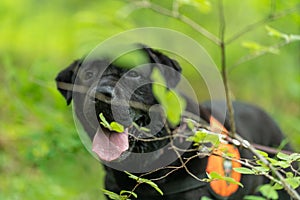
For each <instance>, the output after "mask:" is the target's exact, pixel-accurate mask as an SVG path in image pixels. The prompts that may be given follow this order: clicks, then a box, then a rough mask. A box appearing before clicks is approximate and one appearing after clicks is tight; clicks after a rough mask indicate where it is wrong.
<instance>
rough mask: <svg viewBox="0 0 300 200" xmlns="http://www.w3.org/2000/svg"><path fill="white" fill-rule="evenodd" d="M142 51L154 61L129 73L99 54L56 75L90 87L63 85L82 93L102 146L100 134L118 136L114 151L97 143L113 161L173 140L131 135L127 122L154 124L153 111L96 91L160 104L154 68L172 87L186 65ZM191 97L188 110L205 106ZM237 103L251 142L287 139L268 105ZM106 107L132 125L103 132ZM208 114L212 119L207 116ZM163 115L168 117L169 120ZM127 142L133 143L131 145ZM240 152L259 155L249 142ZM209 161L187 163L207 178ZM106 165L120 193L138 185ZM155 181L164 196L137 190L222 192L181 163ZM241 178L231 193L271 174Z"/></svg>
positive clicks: (170, 195) (241, 192)
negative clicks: (148, 139)
mask: <svg viewBox="0 0 300 200" xmlns="http://www.w3.org/2000/svg"><path fill="white" fill-rule="evenodd" d="M142 51H143V52H144V53H145V55H146V56H147V59H148V62H149V63H152V64H154V65H151V66H150V67H149V68H148V69H147V70H145V71H138V70H136V71H134V72H130V73H128V71H129V70H128V69H124V68H120V66H117V65H114V64H111V63H110V64H108V63H107V61H105V60H104V59H103V60H93V61H89V62H87V63H82V61H75V62H74V63H73V64H71V65H70V66H69V67H68V68H67V69H65V70H64V71H62V72H61V73H60V74H59V75H58V77H57V78H56V81H57V82H58V83H59V82H65V83H70V84H74V83H75V77H76V76H77V77H78V78H77V84H80V85H83V86H85V87H87V88H88V89H87V91H86V94H82V93H76V92H74V93H73V94H72V91H67V90H64V89H61V88H59V90H60V92H61V93H62V94H63V96H64V97H65V98H66V100H67V102H68V104H69V103H70V102H71V100H72V98H73V99H74V94H76V96H77V98H76V99H74V105H75V111H76V115H77V117H78V118H79V121H80V122H81V123H82V125H83V127H84V129H85V131H86V132H87V133H88V134H89V136H90V138H91V139H92V140H93V139H94V143H95V144H97V145H98V146H99V145H103V141H102V142H101V141H95V140H97V138H98V139H99V138H100V139H101V138H103V135H106V136H107V135H109V137H110V139H108V140H109V141H108V142H112V143H113V144H115V145H116V146H117V147H118V148H111V147H108V148H109V152H108V150H106V151H103V150H98V149H96V148H95V149H96V150H95V149H94V151H95V152H96V153H97V154H98V156H99V157H100V158H101V159H102V160H104V161H105V162H107V163H110V162H112V161H114V160H118V159H119V158H120V157H122V155H123V154H124V151H125V150H128V149H129V151H132V152H136V153H140V152H146V153H147V152H151V151H153V150H155V149H160V148H162V147H163V146H164V145H165V144H166V142H168V140H161V141H154V142H148V143H145V142H142V141H138V140H136V139H135V138H130V137H129V139H128V137H127V136H125V134H126V133H125V132H126V131H127V128H126V127H130V126H131V124H132V123H133V122H135V123H137V124H138V125H139V126H146V125H148V124H149V123H150V121H151V119H150V117H149V114H148V113H147V112H146V111H144V110H140V109H137V108H131V107H129V108H128V107H126V106H123V105H117V106H112V107H111V105H109V103H108V102H103V101H100V100H99V99H97V98H95V95H96V94H98V93H100V94H104V95H105V96H107V97H109V98H110V99H111V101H113V100H116V101H117V100H118V99H128V100H130V101H134V102H140V103H142V104H145V105H154V104H157V103H158V101H157V99H156V98H155V97H154V95H153V92H152V87H151V84H148V83H149V80H151V78H150V75H151V70H152V69H153V68H154V67H157V68H159V70H160V71H161V72H162V74H163V75H164V77H165V79H166V81H167V83H166V84H167V87H168V88H173V87H175V85H176V84H177V83H178V81H179V77H178V75H177V74H176V73H175V72H177V73H179V72H181V68H180V66H179V65H178V64H177V62H176V61H174V60H172V59H170V58H168V57H167V56H165V55H163V54H161V53H159V52H157V51H154V50H152V49H150V48H146V47H143V48H142ZM157 64H158V65H159V64H162V65H165V66H157ZM103 66H104V67H105V66H108V67H107V69H105V70H103V69H101V68H103ZM164 67H165V68H168V67H170V68H172V70H173V71H172V72H169V71H168V70H165V69H164ZM99 69H101V70H102V76H101V78H100V77H99V76H98V71H99ZM101 70H100V71H101ZM121 78H123V79H124V82H123V84H122V82H121V84H120V85H121V86H118V87H117V84H118V83H117V82H118V80H120V79H121ZM145 80H147V81H145ZM143 81H144V82H143ZM124 83H125V84H124ZM141 83H145V84H141ZM139 84H141V85H142V86H141V87H139V88H137V89H133V87H134V86H135V85H139ZM186 102H187V107H186V110H187V111H189V112H194V111H195V110H199V105H197V104H196V103H194V102H193V101H191V100H189V99H188V98H186ZM221 104H222V103H216V104H214V105H217V107H216V109H217V110H221ZM218 106H220V107H218ZM233 107H234V111H235V121H236V128H237V132H238V133H239V134H240V135H241V136H242V137H243V138H245V139H247V140H248V141H249V142H250V143H257V144H261V145H265V146H273V147H278V146H279V145H280V143H281V142H282V140H283V139H284V137H283V134H282V132H281V130H280V129H279V128H278V126H277V125H276V124H275V122H274V121H273V120H272V119H271V118H270V117H269V116H268V115H267V114H266V113H265V112H264V111H262V110H260V109H259V108H257V107H255V106H252V105H248V104H245V103H241V102H234V103H233ZM112 110H115V112H117V119H116V115H114V113H113V111H112ZM210 112H211V106H210V103H209V102H207V103H204V104H203V105H202V106H201V108H200V114H201V117H202V116H205V115H207V113H210ZM100 113H103V114H104V116H105V117H106V118H107V121H109V122H111V121H117V122H118V123H120V124H122V125H123V126H124V127H125V130H126V131H124V133H120V134H119V135H117V134H115V133H108V132H107V130H106V131H103V132H104V133H100V131H99V127H98V126H99V117H98V116H99V114H100ZM217 113H218V112H217ZM195 114H199V113H195ZM224 115H225V114H223V113H222V112H219V116H218V115H216V116H214V117H215V118H217V119H223V118H225V116H224ZM206 118H207V116H206ZM205 120H206V121H207V119H205ZM226 120H228V116H226ZM158 121H162V122H163V120H158ZM156 126H161V124H154V125H153V126H150V128H153V129H155V128H156ZM225 127H226V128H227V129H230V127H228V125H227V124H226V125H225ZM95 135H96V136H95ZM120 135H122V136H120ZM166 135H168V132H167V131H166V129H165V128H162V129H160V131H159V133H157V134H156V136H157V137H164V136H166ZM113 136H114V137H117V139H116V141H113ZM126 137H127V138H126ZM95 138H96V139H95ZM111 138H112V139H111ZM120 141H121V142H120ZM126 142H127V144H123V146H122V145H120V143H126ZM127 145H129V147H128V146H127ZM95 146H96V145H95ZM287 149H289V147H287ZM194 154H195V152H192V153H188V152H187V153H185V154H183V155H182V158H188V157H191V156H193V155H194ZM240 154H241V157H243V158H252V156H253V155H252V154H251V153H250V152H249V151H248V150H246V149H243V148H240ZM129 157H130V156H129ZM159 158H160V157H159V156H158V158H157V159H159ZM122 159H125V160H126V159H127V157H126V156H125V158H122ZM122 159H121V160H120V162H122ZM154 159H156V158H154ZM153 162H155V161H153ZM170 165H172V166H180V165H181V163H180V161H179V159H177V160H175V161H174V162H173V163H171V164H170ZM206 165H207V157H203V158H198V157H197V158H195V159H192V160H191V161H190V162H188V163H187V168H188V169H189V172H190V173H193V174H194V175H195V176H198V177H199V178H204V177H206V174H205V172H206ZM105 169H106V172H107V173H106V179H105V185H106V189H108V190H110V191H114V192H116V193H119V192H120V191H121V190H129V191H130V190H132V189H133V188H134V186H135V185H136V181H134V180H132V179H130V178H128V175H127V174H125V173H124V172H122V171H119V170H116V169H113V168H112V167H108V166H106V167H105ZM171 170H172V169H167V168H166V169H163V170H158V171H157V172H155V173H152V174H150V175H147V176H145V178H148V179H153V178H159V177H163V176H164V175H166V174H167V173H168V172H170V171H171ZM137 175H139V174H137ZM155 182H156V183H157V185H158V187H159V188H161V189H162V190H163V192H164V196H161V195H160V194H158V193H157V191H155V190H154V189H153V188H151V187H150V186H148V185H146V184H142V185H140V186H139V187H138V188H137V189H136V190H135V192H136V193H137V195H138V199H143V200H146V199H149V200H150V199H151V200H154V199H172V200H173V199H182V200H185V199H186V200H191V199H200V198H201V197H203V196H207V197H210V198H212V199H216V198H217V197H216V195H214V193H213V192H212V191H211V189H210V186H209V184H208V183H204V182H199V181H197V180H196V179H194V178H193V177H191V176H190V174H189V173H188V172H187V171H186V169H185V168H180V169H178V170H176V171H174V172H173V173H171V174H169V175H168V176H165V177H164V178H162V179H160V180H157V181H155ZM241 183H242V184H243V185H244V188H239V189H238V190H237V191H236V192H235V193H234V194H232V195H231V196H230V197H229V198H228V199H242V197H243V196H245V195H248V194H254V193H256V191H255V189H256V187H257V186H258V185H261V184H264V183H266V179H264V178H263V177H261V176H253V175H243V176H242V178H241ZM283 195H284V194H283ZM285 198H286V197H282V199H285Z"/></svg>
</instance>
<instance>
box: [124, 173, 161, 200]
mask: <svg viewBox="0 0 300 200" xmlns="http://www.w3.org/2000/svg"><path fill="white" fill-rule="evenodd" d="M125 173H126V174H128V176H129V178H131V179H133V180H136V181H137V183H139V184H141V183H145V184H148V185H150V186H151V187H153V188H154V189H155V190H156V191H157V192H158V193H159V194H160V195H163V192H162V191H161V189H159V187H158V186H157V185H156V184H155V183H154V182H153V181H151V180H148V179H145V178H140V177H138V176H135V175H133V174H131V173H129V172H126V171H125Z"/></svg>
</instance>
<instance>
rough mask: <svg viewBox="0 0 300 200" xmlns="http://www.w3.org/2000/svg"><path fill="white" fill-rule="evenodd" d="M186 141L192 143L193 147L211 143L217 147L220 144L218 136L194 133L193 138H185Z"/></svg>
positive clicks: (199, 132) (201, 132) (200, 132)
mask: <svg viewBox="0 0 300 200" xmlns="http://www.w3.org/2000/svg"><path fill="white" fill-rule="evenodd" d="M187 141H190V142H194V143H195V145H200V144H204V143H211V144H212V145H213V146H218V145H219V144H220V137H219V135H218V134H213V133H209V132H204V131H196V132H195V134H194V135H193V136H190V137H188V138H187Z"/></svg>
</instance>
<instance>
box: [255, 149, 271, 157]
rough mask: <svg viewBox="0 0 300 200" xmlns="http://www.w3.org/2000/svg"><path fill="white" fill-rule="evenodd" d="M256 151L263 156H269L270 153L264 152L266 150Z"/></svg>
mask: <svg viewBox="0 0 300 200" xmlns="http://www.w3.org/2000/svg"><path fill="white" fill-rule="evenodd" d="M256 153H258V154H260V155H261V156H263V157H265V158H266V157H269V155H268V154H267V153H266V152H264V151H260V150H256Z"/></svg>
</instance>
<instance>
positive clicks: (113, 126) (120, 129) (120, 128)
mask: <svg viewBox="0 0 300 200" xmlns="http://www.w3.org/2000/svg"><path fill="white" fill-rule="evenodd" d="M110 127H111V129H112V130H113V131H116V132H118V133H123V132H124V126H123V125H121V124H119V123H118V122H112V123H110Z"/></svg>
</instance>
